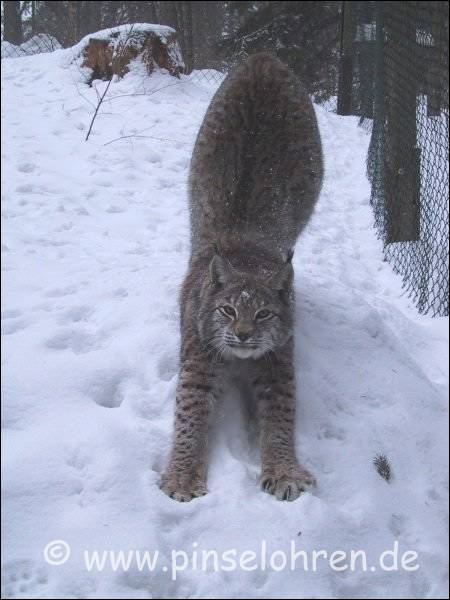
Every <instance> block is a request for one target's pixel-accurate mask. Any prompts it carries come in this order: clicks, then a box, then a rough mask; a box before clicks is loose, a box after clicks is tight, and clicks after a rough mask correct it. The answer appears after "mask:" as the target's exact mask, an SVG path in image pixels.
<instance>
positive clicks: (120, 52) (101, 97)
mask: <svg viewBox="0 0 450 600" xmlns="http://www.w3.org/2000/svg"><path fill="white" fill-rule="evenodd" d="M133 27H134V25H131V27H130V30H129V31H128V33H127V37H126V38H125V41H124V42H123V44H122V47H121V48H120V51H119V53H117V51H116V50H115V51H114V55H113V57H112V61H114V60H117V59H118V58H121V57H122V54H123V52H124V50H125V48H126V46H127V43H128V40H129V39H130V36H131V33H132V31H133ZM113 77H114V75H112V76H111V79H110V80H109V81H108V83H107V85H106V87H105V89H104V91H103V94H102V95H101V96H100V98H99V101H98V103H97V106H96V108H95V112H94V114H93V116H92V119H91V123H90V125H89V129H88V132H87V135H86V138H85V141H86V142H87V141H88V139H89V136H90V135H91V131H92V127H93V126H94V122H95V119H96V117H97V114H98V111H99V109H100V106H101V105H102V103H103V100H104V99H105V96H106V94H107V93H108V90H109V87H110V85H111V82H112V80H113ZM96 91H97V90H96Z"/></svg>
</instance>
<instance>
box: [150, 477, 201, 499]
mask: <svg viewBox="0 0 450 600" xmlns="http://www.w3.org/2000/svg"><path fill="white" fill-rule="evenodd" d="M160 488H161V490H162V491H163V492H164V493H165V494H167V495H168V496H169V497H170V498H172V499H173V500H177V501H178V502H189V501H190V500H192V499H193V498H199V497H200V496H204V495H205V494H207V493H208V490H207V488H206V483H205V481H203V480H202V479H200V478H199V477H195V476H194V477H191V476H189V475H185V474H181V473H168V474H165V475H163V476H162V478H161V485H160Z"/></svg>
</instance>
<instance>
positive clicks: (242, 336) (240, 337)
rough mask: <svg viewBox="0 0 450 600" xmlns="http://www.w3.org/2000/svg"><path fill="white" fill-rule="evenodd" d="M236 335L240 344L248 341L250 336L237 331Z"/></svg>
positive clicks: (246, 332) (245, 332)
mask: <svg viewBox="0 0 450 600" xmlns="http://www.w3.org/2000/svg"><path fill="white" fill-rule="evenodd" d="M236 335H237V337H238V338H239V339H240V340H241V342H245V340H248V338H249V337H250V335H251V334H250V333H249V332H248V331H239V333H236Z"/></svg>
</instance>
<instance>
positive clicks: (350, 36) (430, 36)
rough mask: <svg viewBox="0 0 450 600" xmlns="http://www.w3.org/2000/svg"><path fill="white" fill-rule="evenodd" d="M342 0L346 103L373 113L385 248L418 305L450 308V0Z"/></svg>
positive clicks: (440, 311) (345, 108)
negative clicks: (449, 145)
mask: <svg viewBox="0 0 450 600" xmlns="http://www.w3.org/2000/svg"><path fill="white" fill-rule="evenodd" d="M345 4H346V5H347V7H346V8H347V10H346V11H344V20H345V19H346V20H347V23H344V24H343V31H346V32H347V37H346V38H345V37H344V36H343V46H344V47H343V52H342V54H343V56H345V57H346V61H344V60H343V61H342V64H341V78H340V90H339V95H340V98H341V102H340V109H341V110H340V112H342V113H344V114H356V115H359V116H360V117H361V119H362V120H364V122H366V121H367V120H368V119H371V118H373V124H372V136H371V143H370V148H369V153H368V159H367V170H368V175H369V178H370V181H371V184H372V194H371V202H372V206H373V209H374V213H375V224H376V227H377V230H378V232H379V235H380V237H381V238H382V240H383V243H384V252H385V256H386V258H387V260H388V261H389V262H390V264H391V265H392V266H393V268H394V270H395V271H396V272H398V273H400V274H401V275H402V277H403V281H404V286H405V289H406V290H407V292H408V293H409V294H410V296H411V297H412V298H413V299H414V301H415V302H416V304H417V307H418V309H419V311H420V312H421V313H428V314H431V315H433V316H436V315H448V279H449V276H448V215H449V206H448V112H449V104H448V3H447V2H395V1H392V2H351V3H345ZM349 21H350V23H349ZM349 57H350V58H349ZM345 69H347V72H346V73H343V71H345ZM349 72H350V76H349Z"/></svg>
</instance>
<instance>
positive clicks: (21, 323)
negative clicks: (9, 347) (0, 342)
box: [2, 319, 28, 335]
mask: <svg viewBox="0 0 450 600" xmlns="http://www.w3.org/2000/svg"><path fill="white" fill-rule="evenodd" d="M27 326H28V323H27V322H26V321H25V320H24V319H20V320H17V321H15V320H12V319H8V320H7V321H6V322H3V323H2V335H11V334H13V333H16V332H17V331H20V330H21V329H26V328H27Z"/></svg>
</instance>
